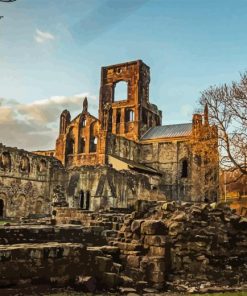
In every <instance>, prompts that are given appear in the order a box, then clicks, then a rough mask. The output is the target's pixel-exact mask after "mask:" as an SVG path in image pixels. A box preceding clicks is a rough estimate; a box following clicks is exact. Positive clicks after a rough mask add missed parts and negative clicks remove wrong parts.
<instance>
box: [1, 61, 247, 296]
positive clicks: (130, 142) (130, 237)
mask: <svg viewBox="0 0 247 296" xmlns="http://www.w3.org/2000/svg"><path fill="white" fill-rule="evenodd" d="M149 83H150V69H149V67H148V66H147V65H145V64H144V63H143V62H142V61H141V60H138V61H133V62H127V63H123V64H117V65H112V66H107V67H102V70H101V86H100V95H99V114H98V118H96V117H95V116H93V115H91V114H90V113H89V112H88V104H89V103H90V102H88V100H87V98H85V99H84V101H83V102H82V109H81V110H79V111H78V113H79V114H78V115H77V116H76V117H75V118H73V119H72V118H71V115H70V112H69V111H68V110H64V111H63V112H62V114H61V115H60V127H59V131H58V138H57V140H56V143H55V149H51V150H49V151H34V152H30V151H25V150H21V149H17V148H11V147H6V146H4V145H3V144H2V145H1V146H0V216H1V218H2V219H4V220H5V221H6V223H5V224H4V225H3V226H0V294H1V295H5V294H4V293H9V294H6V295H16V291H19V290H21V291H22V293H24V294H23V295H36V294H35V292H34V291H33V290H32V287H36V286H38V288H37V289H38V291H39V293H41V292H40V291H41V288H40V287H41V286H42V287H44V286H45V287H49V288H50V287H63V288H64V287H72V288H73V289H74V288H75V289H77V290H79V291H86V292H88V291H89V292H93V293H94V292H96V291H101V292H102V291H103V293H107V291H111V292H114V291H115V292H118V293H120V294H123V295H129V294H128V293H132V295H157V294H154V293H158V292H163V291H176V292H190V293H194V292H201V293H203V292H213V291H232V290H236V289H240V290H244V289H247V272H246V270H247V269H246V267H247V240H246V237H247V219H246V218H244V217H241V216H240V215H238V214H236V211H235V210H232V209H230V208H229V207H228V206H227V205H226V204H221V203H218V199H219V177H218V175H219V163H218V150H217V147H218V134H217V127H216V126H212V125H210V124H209V120H208V117H209V114H208V108H207V106H205V109H204V111H203V112H202V113H196V114H193V116H192V120H191V122H189V123H179V124H174V125H162V112H161V111H160V110H159V109H158V107H157V106H156V105H154V104H152V103H151V102H150V99H149ZM120 84H123V85H125V90H126V91H125V92H126V95H125V96H124V97H118V95H117V89H118V87H119V85H120ZM54 142H55V141H54ZM23 291H24V292H23ZM11 293H13V294H11ZM137 293H138V294H137ZM39 295H40V294H39ZM41 295H42V294H41Z"/></svg>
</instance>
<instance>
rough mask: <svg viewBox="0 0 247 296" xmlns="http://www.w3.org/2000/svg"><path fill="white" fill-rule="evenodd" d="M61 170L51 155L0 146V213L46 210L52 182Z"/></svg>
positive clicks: (22, 214) (16, 215) (24, 214)
mask: <svg viewBox="0 0 247 296" xmlns="http://www.w3.org/2000/svg"><path fill="white" fill-rule="evenodd" d="M61 170H63V169H62V166H61V164H60V163H59V161H57V160H56V159H54V158H52V157H46V156H40V155H36V154H33V153H30V152H27V151H24V150H20V149H17V148H10V147H5V146H4V145H1V146H0V216H1V217H10V218H11V217H13V218H19V217H27V216H28V215H29V214H49V213H50V207H51V201H52V192H53V186H55V185H56V183H57V182H60V181H61V177H62V174H61V176H59V175H60V174H59V172H60V171H61Z"/></svg>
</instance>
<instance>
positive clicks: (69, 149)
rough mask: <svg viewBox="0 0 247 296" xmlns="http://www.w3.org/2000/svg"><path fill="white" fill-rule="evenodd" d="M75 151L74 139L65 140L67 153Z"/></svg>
mask: <svg viewBox="0 0 247 296" xmlns="http://www.w3.org/2000/svg"><path fill="white" fill-rule="evenodd" d="M74 151H75V141H74V139H72V138H70V139H68V142H67V154H74Z"/></svg>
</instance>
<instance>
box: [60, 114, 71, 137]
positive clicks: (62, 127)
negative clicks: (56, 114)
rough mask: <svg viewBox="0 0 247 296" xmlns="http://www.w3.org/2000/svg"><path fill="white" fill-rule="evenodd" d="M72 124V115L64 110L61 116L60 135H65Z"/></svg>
mask: <svg viewBox="0 0 247 296" xmlns="http://www.w3.org/2000/svg"><path fill="white" fill-rule="evenodd" d="M69 123H70V113H69V111H68V110H64V111H63V112H62V113H61V115H60V130H59V134H60V135H61V134H65V133H66V128H67V126H68V125H69Z"/></svg>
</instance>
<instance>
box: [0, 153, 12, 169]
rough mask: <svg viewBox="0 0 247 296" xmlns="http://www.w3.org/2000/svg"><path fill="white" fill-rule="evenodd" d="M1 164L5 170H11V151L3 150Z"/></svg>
mask: <svg viewBox="0 0 247 296" xmlns="http://www.w3.org/2000/svg"><path fill="white" fill-rule="evenodd" d="M0 166H1V167H2V168H3V169H4V170H9V171H11V156H10V154H9V152H3V154H2V158H1V163H0Z"/></svg>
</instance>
